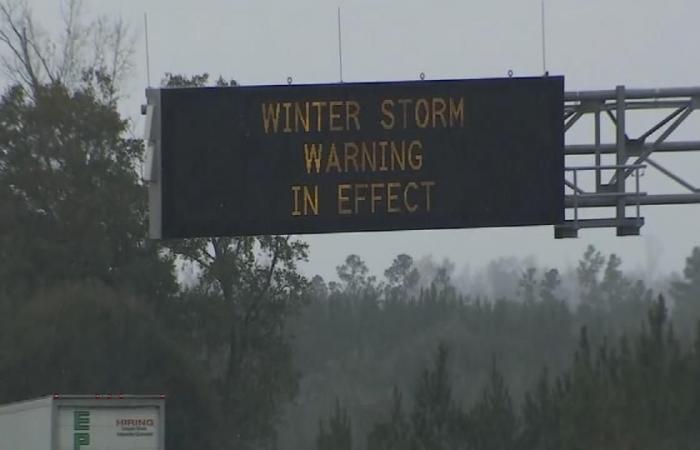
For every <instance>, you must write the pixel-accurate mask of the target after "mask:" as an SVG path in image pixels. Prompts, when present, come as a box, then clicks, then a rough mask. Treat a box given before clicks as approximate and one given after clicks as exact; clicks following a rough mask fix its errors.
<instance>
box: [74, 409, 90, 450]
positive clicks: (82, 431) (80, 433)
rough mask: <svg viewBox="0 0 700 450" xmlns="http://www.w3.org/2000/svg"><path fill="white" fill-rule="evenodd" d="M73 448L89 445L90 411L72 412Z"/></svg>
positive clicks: (76, 449)
mask: <svg viewBox="0 0 700 450" xmlns="http://www.w3.org/2000/svg"><path fill="white" fill-rule="evenodd" d="M73 430H75V431H76V433H74V434H73V450H80V447H82V446H85V445H90V433H86V432H87V431H90V411H80V410H77V411H74V412H73Z"/></svg>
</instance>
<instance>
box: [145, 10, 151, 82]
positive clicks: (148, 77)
mask: <svg viewBox="0 0 700 450" xmlns="http://www.w3.org/2000/svg"><path fill="white" fill-rule="evenodd" d="M143 29H144V34H145V36H144V38H145V39H146V82H147V83H148V87H151V56H150V54H149V52H148V15H146V13H143Z"/></svg>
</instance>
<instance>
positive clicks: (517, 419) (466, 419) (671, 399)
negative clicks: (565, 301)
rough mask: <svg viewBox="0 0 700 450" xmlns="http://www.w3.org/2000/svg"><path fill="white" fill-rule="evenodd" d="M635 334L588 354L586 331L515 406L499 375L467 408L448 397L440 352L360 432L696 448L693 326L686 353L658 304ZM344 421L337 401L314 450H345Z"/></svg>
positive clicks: (479, 445)
mask: <svg viewBox="0 0 700 450" xmlns="http://www.w3.org/2000/svg"><path fill="white" fill-rule="evenodd" d="M647 314H648V317H647V321H646V323H645V324H644V326H643V327H642V328H641V331H639V332H637V333H636V334H634V335H627V334H623V335H622V336H621V337H620V338H619V339H617V340H615V341H614V342H611V341H610V340H608V339H604V340H603V342H602V343H601V344H599V345H598V346H593V345H591V343H590V340H589V337H588V331H587V329H586V328H585V327H583V328H582V329H581V333H580V337H579V342H578V345H577V346H576V350H575V352H574V353H573V360H572V364H571V365H570V367H569V368H568V369H567V370H565V371H564V372H563V373H562V374H561V375H558V376H555V375H552V374H551V372H550V371H548V370H547V369H546V368H545V369H544V370H543V371H542V374H541V375H540V377H539V379H538V381H537V382H536V383H535V384H533V386H532V387H531V388H530V389H529V390H528V391H527V393H526V394H525V396H524V401H523V402H522V403H521V405H520V406H519V407H518V406H516V403H515V402H514V401H513V398H512V395H511V393H510V391H509V389H508V386H507V383H506V382H505V381H504V378H503V375H502V374H501V372H500V371H499V369H498V366H497V363H496V362H495V361H494V363H493V364H492V367H491V370H490V374H489V379H488V381H487V382H486V384H485V385H484V386H483V387H482V389H481V391H480V394H479V397H478V398H477V399H476V401H475V402H470V403H469V405H468V406H464V402H463V401H462V399H460V397H459V395H455V392H454V390H453V385H452V381H451V378H452V377H451V374H450V371H449V370H448V364H447V361H448V350H447V347H446V346H444V345H441V346H440V347H439V348H438V350H437V352H436V355H435V357H434V362H433V364H432V367H430V368H428V369H425V370H423V371H422V373H421V374H420V376H419V377H418V380H417V382H416V383H415V385H414V387H413V389H412V406H411V407H408V408H407V407H406V405H405V402H404V401H403V394H402V392H401V391H400V390H399V389H395V390H394V393H393V399H392V404H391V406H390V407H389V408H387V410H386V411H385V413H384V418H383V420H380V421H378V422H377V423H376V424H375V425H374V426H373V427H372V429H371V431H370V432H369V433H368V434H367V437H366V447H364V448H367V449H368V450H394V449H396V450H398V449H426V450H427V449H430V450H440V449H474V450H482V449H483V450H492V449H493V450H508V449H513V450H515V449H518V450H547V449H551V450H566V449H593V448H595V449H638V450H645V449H649V450H652V449H653V450H664V449H668V450H671V449H696V448H698V445H699V443H700V427H698V426H697V417H698V413H699V412H700V326H698V328H697V332H696V335H695V340H694V344H693V345H690V346H689V345H684V344H683V343H682V342H681V341H680V340H679V339H678V338H677V337H676V335H675V333H674V331H673V326H672V325H671V323H670V322H669V320H668V309H667V307H666V304H665V301H664V299H663V297H659V299H658V300H657V301H656V302H655V303H654V304H652V305H651V306H650V308H649V310H648V312H647ZM352 425H353V421H352V417H351V416H349V415H348V413H347V410H346V409H344V408H343V407H342V406H341V405H340V403H337V404H336V408H335V412H334V413H333V415H332V416H331V417H330V418H329V419H328V420H327V421H325V420H324V421H321V423H320V429H319V434H318V437H317V440H316V448H317V449H318V450H350V449H351V448H360V446H357V445H356V446H355V447H353V445H352V434H351V431H350V430H351V428H352Z"/></svg>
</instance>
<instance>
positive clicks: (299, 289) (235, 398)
mask: <svg viewBox="0 0 700 450" xmlns="http://www.w3.org/2000/svg"><path fill="white" fill-rule="evenodd" d="M207 82H208V75H206V74H204V75H197V76H194V77H191V78H188V77H184V76H180V75H172V74H168V75H167V76H166V79H165V80H164V82H163V83H164V85H166V86H168V87H179V86H203V85H205V84H206V83H207ZM216 84H217V85H220V86H221V85H225V86H235V85H236V83H235V81H226V80H224V79H223V78H219V80H218V81H217V82H216ZM168 246H169V248H170V249H171V251H172V252H173V253H174V254H175V255H177V256H178V257H179V258H181V259H182V260H184V261H187V262H189V263H191V264H195V265H196V266H197V267H198V269H199V270H200V271H201V274H202V276H201V280H200V286H199V287H198V288H199V289H201V290H202V291H205V292H208V293H209V294H210V295H212V296H214V297H217V298H219V299H220V301H221V302H222V303H223V304H224V305H225V306H224V308H225V311H224V312H223V314H224V315H225V317H226V321H225V322H224V323H223V324H222V326H224V327H225V329H224V330H223V332H222V333H221V334H220V336H222V339H223V341H220V342H218V343H216V344H215V345H214V346H213V347H212V348H211V349H210V350H211V352H213V354H214V356H213V357H215V358H216V359H217V360H219V361H221V362H220V364H218V367H219V368H220V370H218V371H214V372H212V373H211V374H210V376H211V380H212V381H213V382H214V383H215V385H216V386H217V388H218V392H219V394H220V398H221V404H222V406H221V410H222V414H223V417H224V420H225V424H226V426H227V427H228V430H229V432H228V433H227V434H226V436H225V437H224V440H223V441H222V442H220V443H219V445H220V447H221V448H235V449H239V448H249V447H250V448H252V447H255V446H261V445H262V446H267V447H271V446H273V445H275V435H276V431H275V430H276V425H277V422H278V420H279V414H280V408H281V405H282V403H283V402H284V401H286V400H290V399H292V398H293V397H294V395H295V394H296V392H297V387H298V385H297V382H298V376H297V372H296V370H295V368H294V364H293V360H292V349H291V345H290V336H289V333H288V331H287V329H286V325H287V321H288V319H289V318H290V317H291V316H293V315H295V314H296V313H297V312H298V311H299V309H300V308H301V306H302V305H303V304H304V302H305V298H306V297H305V296H304V294H305V292H306V289H307V285H308V282H307V280H306V278H305V277H304V276H303V275H302V274H301V273H300V272H299V271H298V268H297V264H298V262H300V261H303V260H305V259H306V257H307V249H308V246H307V244H306V243H304V242H302V241H300V240H296V239H293V238H291V237H289V236H257V237H217V238H202V239H188V240H181V241H172V242H169V243H168Z"/></svg>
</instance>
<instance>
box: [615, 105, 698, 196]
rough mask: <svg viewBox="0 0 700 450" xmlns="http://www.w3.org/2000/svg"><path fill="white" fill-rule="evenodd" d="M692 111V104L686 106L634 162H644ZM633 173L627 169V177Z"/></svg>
mask: <svg viewBox="0 0 700 450" xmlns="http://www.w3.org/2000/svg"><path fill="white" fill-rule="evenodd" d="M692 112H693V108H692V107H691V106H688V107H687V108H685V110H684V111H683V113H682V114H680V116H678V117H676V120H675V121H674V122H673V123H672V124H671V125H669V127H668V128H666V130H665V131H664V132H663V133H661V136H659V138H658V139H657V140H656V141H655V142H654V145H652V146H651V148H648V149H646V150H644V151H643V152H642V154H641V155H639V156H638V157H637V159H636V160H635V162H634V164H641V163H642V162H644V160H646V159H647V157H648V156H649V155H651V153H652V152H653V151H654V148H655V147H656V146H657V145H659V144H661V143H662V142H664V141H665V140H666V138H668V137H669V136H670V135H671V133H673V132H674V131H676V129H677V128H678V127H679V126H680V125H681V124H682V123H683V122H684V121H685V119H687V118H688V116H690V113H692ZM631 173H632V171H631V170H630V169H627V170H625V178H627V177H629V176H630V174H631ZM614 178H615V177H613V180H614ZM613 180H611V183H612V182H613Z"/></svg>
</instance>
